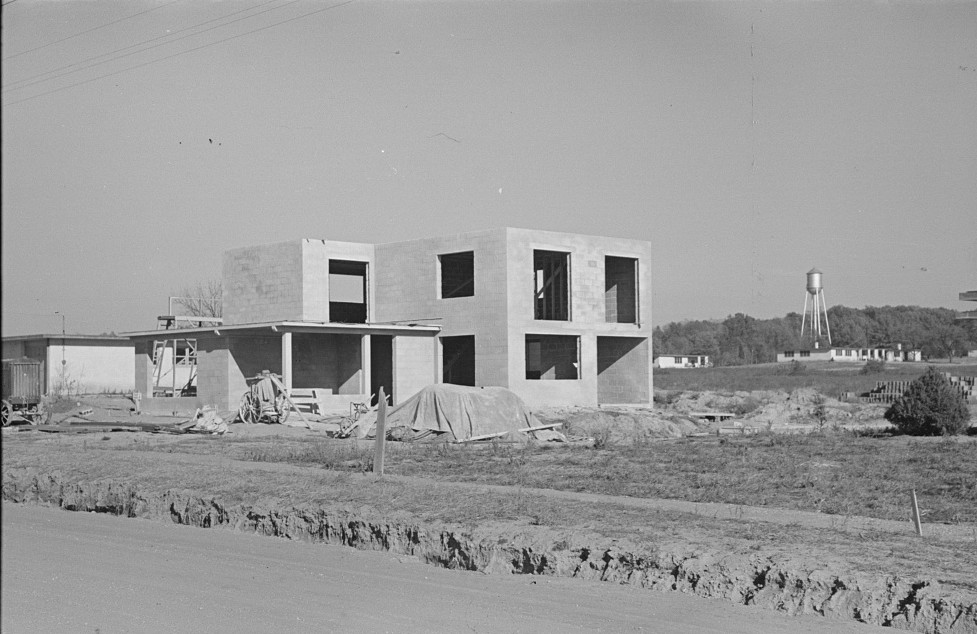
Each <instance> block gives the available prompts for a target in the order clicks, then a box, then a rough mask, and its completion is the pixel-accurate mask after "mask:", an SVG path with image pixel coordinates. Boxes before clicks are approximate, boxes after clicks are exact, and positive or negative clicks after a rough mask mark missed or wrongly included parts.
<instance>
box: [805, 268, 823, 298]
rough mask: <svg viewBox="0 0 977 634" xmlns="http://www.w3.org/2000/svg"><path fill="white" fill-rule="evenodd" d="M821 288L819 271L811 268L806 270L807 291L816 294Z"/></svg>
mask: <svg viewBox="0 0 977 634" xmlns="http://www.w3.org/2000/svg"><path fill="white" fill-rule="evenodd" d="M820 289H821V271H819V270H817V269H811V270H810V271H808V272H807V292H808V293H810V294H811V295H816V294H817V292H818V291H819V290H820Z"/></svg>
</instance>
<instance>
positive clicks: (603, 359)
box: [597, 337, 652, 403]
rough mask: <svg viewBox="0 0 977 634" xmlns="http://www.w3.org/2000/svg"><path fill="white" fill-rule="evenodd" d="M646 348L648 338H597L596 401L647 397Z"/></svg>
mask: <svg viewBox="0 0 977 634" xmlns="http://www.w3.org/2000/svg"><path fill="white" fill-rule="evenodd" d="M648 348H649V339H645V338H640V337H598V338H597V402H598V403H648V402H649V401H650V400H651V396H652V392H651V383H650V378H651V375H650V371H649V369H648V358H649V354H648Z"/></svg>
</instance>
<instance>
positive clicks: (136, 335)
mask: <svg viewBox="0 0 977 634" xmlns="http://www.w3.org/2000/svg"><path fill="white" fill-rule="evenodd" d="M286 332H293V333H311V334H321V335H328V334H338V335H397V336H409V337H434V336H436V335H437V334H438V333H439V332H441V326H430V325H424V324H417V323H404V322H398V323H372V324H345V323H334V322H319V321H268V322H261V323H256V324H234V325H230V326H205V327H203V328H179V329H171V330H143V331H138V332H126V333H122V334H123V335H124V336H126V337H128V338H129V339H174V338H176V339H187V338H193V337H199V336H208V335H213V336H217V337H220V336H223V335H230V334H234V335H269V334H281V333H286Z"/></svg>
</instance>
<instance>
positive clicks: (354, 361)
mask: <svg viewBox="0 0 977 634" xmlns="http://www.w3.org/2000/svg"><path fill="white" fill-rule="evenodd" d="M361 354H362V344H361V337H360V335H325V334H323V335H312V334H302V333H296V334H294V335H292V387H294V388H326V389H329V390H332V393H333V394H361V393H363V392H364V390H363V389H362V384H361V382H362V376H363V368H362V363H361Z"/></svg>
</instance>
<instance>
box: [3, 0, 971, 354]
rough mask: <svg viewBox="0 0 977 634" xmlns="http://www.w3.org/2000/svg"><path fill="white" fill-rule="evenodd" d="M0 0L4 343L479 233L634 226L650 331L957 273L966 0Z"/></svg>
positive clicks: (139, 320) (147, 320) (966, 209)
mask: <svg viewBox="0 0 977 634" xmlns="http://www.w3.org/2000/svg"><path fill="white" fill-rule="evenodd" d="M3 5H4V6H3V9H2V12H3V15H2V17H3V21H2V24H3V47H2V57H3V66H2V71H3V94H2V104H3V108H2V125H3V136H2V144H3V156H2V158H3V164H2V176H3V180H2V188H3V190H2V193H3V199H2V203H3V206H2V229H3V231H2V240H3V252H2V258H3V259H2V276H3V287H2V291H3V333H4V334H5V335H11V334H29V333H37V332H57V331H60V327H61V318H60V316H58V315H55V314H54V313H55V311H62V312H64V314H65V315H66V321H67V328H68V330H69V331H70V332H81V333H89V334H97V333H101V332H104V331H116V332H122V331H131V330H143V329H152V328H154V327H155V323H156V322H155V318H156V315H159V314H162V313H164V312H166V307H167V297H168V296H169V295H173V294H177V293H178V291H179V289H180V288H181V287H182V286H184V285H186V284H188V283H193V282H196V281H200V280H208V279H213V278H217V277H219V276H220V255H221V252H222V251H224V250H225V249H228V248H234V247H238V246H244V245H249V244H257V243H263V242H274V241H281V240H289V239H295V238H302V237H310V238H327V239H336V240H348V241H362V242H391V241H397V240H402V239H409V238H417V237H424V236H430V235H440V234H454V233H460V232H465V231H471V230H478V229H486V228H492V227H499V226H515V227H526V228H538V229H548V230H554V231H569V232H576V233H589V234H598V235H608V236H626V237H634V238H640V239H644V240H649V241H650V242H651V244H652V245H653V250H654V253H655V259H654V262H653V264H652V270H653V276H654V278H653V282H652V284H653V299H654V306H653V311H654V314H653V318H654V322H655V323H656V324H664V323H667V322H670V321H676V320H683V319H711V318H723V317H725V316H726V315H729V314H732V313H736V312H744V313H747V314H750V315H753V316H755V317H761V318H765V317H773V316H781V315H783V314H785V313H787V312H789V311H797V312H800V311H801V309H802V308H803V303H804V293H805V290H804V286H805V273H806V272H807V271H808V270H809V269H810V268H812V267H814V266H817V267H818V268H819V269H821V270H822V271H823V272H824V288H825V296H826V299H827V303H828V304H829V305H834V304H844V305H847V306H853V307H862V306H866V305H876V306H878V305H887V304H891V305H895V304H918V305H922V306H946V307H949V308H959V309H963V308H968V306H967V305H966V304H964V303H962V302H959V301H957V295H958V293H959V292H960V291H965V290H971V289H977V3H973V2H967V3H952V2H948V3H942V2H941V3H910V2H789V3H766V2H761V3H752V2H735V3H734V2H613V1H602V2H597V1H596V0H595V1H591V2H555V1H553V2H536V3H534V2H525V1H520V2H477V1H426V2H376V1H354V2H351V3H344V4H339V3H328V2H309V1H305V0H300V1H298V2H287V1H285V0H271V1H270V2H269V1H268V0H228V1H223V2H213V1H199V0H176V1H172V0H162V1H157V2H140V1H135V0H125V1H124V2H123V1H119V2H114V1H107V0H75V1H62V2H57V1H50V0H47V1H37V0H13V1H9V0H4V3H3ZM150 47H152V48H150ZM969 308H973V307H972V306H969Z"/></svg>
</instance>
